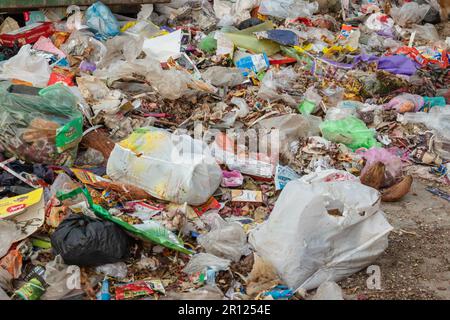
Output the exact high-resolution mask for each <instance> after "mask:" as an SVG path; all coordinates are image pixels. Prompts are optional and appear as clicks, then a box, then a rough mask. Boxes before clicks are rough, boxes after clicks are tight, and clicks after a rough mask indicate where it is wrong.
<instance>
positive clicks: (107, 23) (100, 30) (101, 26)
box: [85, 1, 120, 39]
mask: <svg viewBox="0 0 450 320" xmlns="http://www.w3.org/2000/svg"><path fill="white" fill-rule="evenodd" d="M85 15H86V24H87V26H88V27H89V28H91V29H93V30H95V32H96V34H95V36H96V37H97V38H98V39H107V38H111V37H114V36H116V35H118V34H119V33H120V25H119V22H118V21H117V19H116V17H114V15H113V13H112V12H111V10H110V9H109V8H108V7H107V6H105V5H104V4H103V3H101V2H100V1H98V2H96V3H94V4H93V5H92V6H90V7H89V8H88V9H87V10H86V13H85Z"/></svg>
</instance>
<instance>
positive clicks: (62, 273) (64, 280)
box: [41, 255, 81, 300]
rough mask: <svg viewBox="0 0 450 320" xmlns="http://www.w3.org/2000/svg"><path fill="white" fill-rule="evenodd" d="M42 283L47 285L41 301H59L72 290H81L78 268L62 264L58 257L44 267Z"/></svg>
mask: <svg viewBox="0 0 450 320" xmlns="http://www.w3.org/2000/svg"><path fill="white" fill-rule="evenodd" d="M43 278H44V281H45V282H46V283H47V284H48V285H49V286H48V288H47V290H46V291H45V293H44V295H43V296H42V297H41V300H59V299H61V298H63V297H64V296H65V295H67V294H68V293H70V292H71V291H72V290H74V289H81V283H80V279H81V274H80V268H79V267H78V266H68V265H65V264H64V261H63V259H62V258H61V256H60V255H58V256H56V257H55V259H54V260H53V261H50V262H49V263H47V265H46V266H45V273H44V276H43Z"/></svg>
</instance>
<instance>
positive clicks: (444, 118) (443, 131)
mask: <svg viewBox="0 0 450 320" xmlns="http://www.w3.org/2000/svg"><path fill="white" fill-rule="evenodd" d="M403 119H404V120H405V121H406V122H410V123H423V124H424V125H426V126H427V127H428V128H429V129H433V130H435V131H436V132H437V133H438V134H439V135H440V136H441V137H443V138H445V139H446V140H450V108H449V107H444V108H433V109H431V111H430V112H429V113H426V112H416V113H405V115H404V118H403Z"/></svg>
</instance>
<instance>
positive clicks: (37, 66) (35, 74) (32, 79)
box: [0, 44, 52, 88]
mask: <svg viewBox="0 0 450 320" xmlns="http://www.w3.org/2000/svg"><path fill="white" fill-rule="evenodd" d="M51 73H52V71H51V68H50V66H49V65H48V63H47V60H46V59H45V58H43V57H41V56H37V55H33V54H32V53H31V45H29V44H27V45H24V46H22V48H20V50H19V52H18V53H17V55H15V56H14V57H12V58H10V59H9V60H8V61H6V62H5V63H4V64H3V66H2V68H1V71H0V79H6V80H9V79H18V80H22V81H26V82H29V83H31V84H32V85H33V86H35V87H39V88H43V87H46V86H47V83H48V80H49V79H50V74H51Z"/></svg>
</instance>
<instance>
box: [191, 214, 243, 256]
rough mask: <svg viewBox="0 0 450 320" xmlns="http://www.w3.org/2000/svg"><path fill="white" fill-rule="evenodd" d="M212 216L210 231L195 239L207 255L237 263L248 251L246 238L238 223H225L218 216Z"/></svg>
mask: <svg viewBox="0 0 450 320" xmlns="http://www.w3.org/2000/svg"><path fill="white" fill-rule="evenodd" d="M211 216H212V226H211V230H210V231H209V232H208V233H206V234H204V235H200V236H199V237H198V238H197V241H198V243H199V244H200V245H201V246H202V247H203V248H204V249H205V251H206V252H207V253H210V254H213V255H215V256H218V257H222V258H225V259H230V260H233V261H236V262H237V261H239V260H240V259H241V256H243V255H245V254H247V253H248V252H249V251H248V250H249V249H248V244H247V236H246V234H245V232H244V229H243V228H242V226H241V224H239V223H238V222H227V221H225V220H223V219H222V218H221V217H220V216H219V215H218V214H214V215H211Z"/></svg>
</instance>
